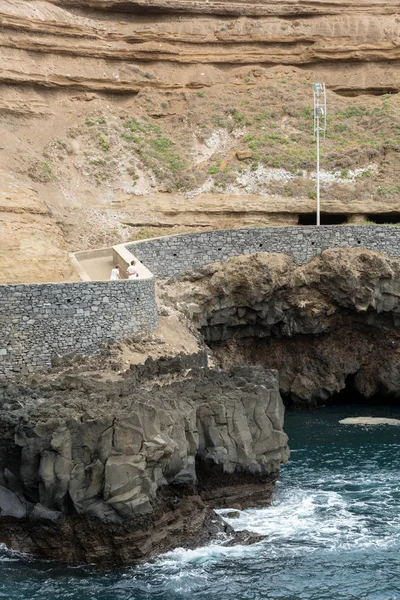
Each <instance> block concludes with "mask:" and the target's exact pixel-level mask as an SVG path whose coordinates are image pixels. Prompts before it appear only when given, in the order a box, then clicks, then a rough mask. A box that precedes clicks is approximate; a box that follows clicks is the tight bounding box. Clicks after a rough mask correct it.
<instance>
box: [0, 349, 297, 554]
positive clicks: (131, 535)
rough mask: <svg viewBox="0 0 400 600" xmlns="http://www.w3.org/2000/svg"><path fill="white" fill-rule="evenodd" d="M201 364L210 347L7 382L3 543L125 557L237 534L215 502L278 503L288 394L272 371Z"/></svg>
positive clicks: (0, 452) (0, 514)
mask: <svg viewBox="0 0 400 600" xmlns="http://www.w3.org/2000/svg"><path fill="white" fill-rule="evenodd" d="M201 364H203V365H205V356H204V355H203V354H198V355H193V356H177V357H174V358H171V359H160V360H158V361H154V360H152V359H149V360H147V362H146V363H145V365H144V366H143V365H142V366H136V367H133V366H132V368H131V369H128V370H127V371H126V372H125V374H123V375H121V376H120V377H119V378H117V379H115V378H114V380H110V381H105V382H104V381H97V380H96V379H95V378H92V377H88V376H83V375H82V376H77V375H66V376H60V377H58V378H56V379H55V380H54V381H52V382H51V383H50V382H49V381H47V382H46V379H43V380H41V382H36V384H34V382H31V383H30V384H26V385H15V386H8V387H4V388H3V389H2V390H1V404H2V408H1V411H0V439H1V445H0V542H3V543H6V544H7V545H8V546H9V547H10V548H14V549H17V550H21V551H27V552H31V553H33V554H36V555H40V556H45V557H49V558H56V559H60V560H65V561H89V562H93V561H96V562H104V561H114V562H122V563H129V562H133V561H135V560H139V559H143V558H148V557H150V556H152V555H154V554H156V553H160V552H162V551H166V550H169V549H171V548H174V547H177V546H182V545H184V546H194V545H196V544H202V543H206V542H207V541H208V540H210V539H211V538H212V537H214V538H215V536H218V535H219V536H221V535H223V534H224V535H225V540H226V539H227V537H228V536H227V535H226V534H227V533H228V534H230V537H231V538H233V537H234V535H233V532H232V530H230V528H229V527H227V526H226V525H225V524H224V523H223V521H222V519H220V518H219V517H218V516H217V515H216V514H215V513H214V512H213V511H212V510H211V507H217V506H243V507H244V506H248V505H253V506H254V505H257V503H260V502H261V503H262V504H263V505H265V504H268V503H269V502H270V498H271V493H272V484H273V481H274V480H275V479H276V477H277V474H278V472H279V466H280V463H281V462H282V461H286V460H287V457H288V449H287V436H286V435H285V434H284V433H283V431H282V425H283V404H282V401H281V398H280V395H279V391H278V385H277V380H276V373H275V372H266V371H264V369H262V368H260V367H256V368H243V369H236V370H235V373H223V372H221V371H220V370H212V369H208V368H207V367H206V366H203V367H201V366H200V365H201ZM195 365H196V366H195ZM248 537H251V536H248ZM245 538H246V536H243V535H242V537H241V540H245ZM223 539H224V538H222V540H221V541H223Z"/></svg>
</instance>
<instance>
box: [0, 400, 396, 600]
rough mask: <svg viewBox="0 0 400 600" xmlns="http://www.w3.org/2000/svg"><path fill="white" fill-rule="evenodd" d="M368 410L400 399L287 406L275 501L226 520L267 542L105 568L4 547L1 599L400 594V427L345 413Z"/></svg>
mask: <svg viewBox="0 0 400 600" xmlns="http://www.w3.org/2000/svg"><path fill="white" fill-rule="evenodd" d="M365 415H368V416H371V415H372V416H384V417H392V418H400V409H393V408H392V409H378V408H377V407H375V408H368V407H362V406H359V405H358V406H357V405H355V406H341V407H332V408H322V409H319V410H318V411H315V412H301V413H300V412H299V413H290V412H288V413H287V415H286V424H285V429H286V431H287V433H288V434H289V437H290V445H291V451H292V453H291V458H290V461H289V463H288V464H287V465H285V466H284V467H283V468H282V471H281V477H280V480H279V482H278V483H277V485H276V490H275V498H274V504H273V506H271V507H266V508H263V509H253V510H246V511H243V512H241V513H240V518H238V519H231V520H230V521H229V522H230V523H231V524H232V525H233V526H234V527H235V528H237V529H250V530H251V531H255V532H257V533H260V534H263V535H264V536H265V539H264V540H263V541H262V542H259V543H257V544H255V545H252V546H233V547H224V546H221V545H217V544H213V545H210V546H206V547H202V548H199V549H197V550H184V549H178V550H175V551H173V552H169V553H168V554H165V555H163V556H161V557H159V558H158V559H156V560H155V561H153V562H150V563H147V564H144V565H140V566H137V567H129V568H123V569H107V570H104V569H99V568H96V567H91V566H85V567H82V566H81V567H65V566H60V565H59V564H55V563H52V562H45V561H33V560H31V559H29V558H28V557H25V556H21V555H17V554H15V553H12V552H9V551H6V550H3V551H2V552H1V554H0V575H1V577H0V598H7V599H10V600H13V599H18V600H25V599H29V600H31V599H38V600H47V599H48V600H50V599H51V600H64V599H70V600H89V599H95V600H148V599H158V600H179V599H182V598H187V599H197V600H213V599H218V600H228V599H229V600H232V599H233V600H245V599H249V600H258V599H265V600H267V599H268V600H278V599H279V600H400V468H399V467H400V426H396V425H378V426H362V425H343V424H340V423H339V420H341V419H343V418H345V417H351V416H365Z"/></svg>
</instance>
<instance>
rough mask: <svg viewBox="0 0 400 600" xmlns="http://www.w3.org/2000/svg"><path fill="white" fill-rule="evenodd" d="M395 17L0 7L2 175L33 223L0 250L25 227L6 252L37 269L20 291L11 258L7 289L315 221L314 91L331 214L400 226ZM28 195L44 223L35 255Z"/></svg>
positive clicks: (384, 6) (339, 4)
mask: <svg viewBox="0 0 400 600" xmlns="http://www.w3.org/2000/svg"><path fill="white" fill-rule="evenodd" d="M397 8H398V7H397V2H394V1H391V2H377V1H374V0H366V1H363V2H361V0H354V1H350V0H347V1H345V0H343V1H340V0H338V1H332V0H323V1H321V2H311V1H298V2H292V1H291V0H287V1H283V2H276V1H272V0H269V1H267V0H266V1H264V2H222V1H220V2H213V1H210V2H206V1H201V2H189V1H187V0H179V1H178V0H177V1H173V2H169V1H168V2H166V1H164V0H152V1H151V2H147V1H144V0H140V1H130V0H126V1H125V0H124V1H122V0H121V1H117V0H115V1H108V0H105V1H104V2H97V1H95V0H93V1H87V0H74V1H72V0H71V1H69V2H63V1H60V2H53V1H49V0H31V1H30V2H26V1H24V0H3V1H2V2H1V6H0V24H1V28H2V36H1V39H0V57H1V60H0V90H1V93H0V137H1V140H2V142H1V144H0V166H1V168H2V169H3V170H4V172H5V173H6V174H7V175H8V174H11V176H12V177H13V178H15V180H16V181H18V184H19V186H20V192H19V193H18V205H19V208H20V209H21V214H22V215H23V216H19V217H15V214H9V213H7V215H6V217H5V218H4V219H2V221H1V223H0V232H1V231H2V232H3V235H4V234H5V235H8V231H9V229H10V228H11V225H10V221H12V220H13V218H15V220H16V221H17V223H16V224H14V223H13V233H15V239H16V241H15V246H13V245H11V244H10V246H11V248H10V252H12V253H13V254H14V253H16V252H17V251H19V255H20V256H19V262H25V261H27V260H29V257H30V255H32V253H33V251H32V247H33V245H35V253H34V254H35V256H37V261H34V262H33V264H32V265H31V268H30V271H29V273H27V272H26V271H23V272H22V271H21V272H19V275H18V271H17V270H11V269H10V271H11V272H10V271H7V273H5V270H6V267H3V266H2V265H3V263H2V262H1V260H2V259H1V258H0V270H1V272H2V273H4V275H3V279H4V281H9V282H14V281H22V280H23V281H26V280H29V281H31V280H34V279H35V280H38V281H49V280H52V279H53V280H63V279H66V278H67V275H66V273H65V270H63V269H61V268H60V267H59V265H58V264H57V261H56V260H50V259H51V257H52V255H54V254H55V255H58V256H60V257H61V258H60V261H59V262H60V263H62V262H63V260H66V259H67V250H80V249H87V248H89V247H94V246H105V245H111V244H113V243H115V242H117V241H121V240H122V239H123V240H126V239H133V238H136V237H138V238H140V237H148V236H149V235H160V234H163V233H171V229H172V228H173V227H175V228H179V230H178V231H183V230H184V231H188V230H193V229H201V228H207V227H208V228H229V227H236V226H243V225H253V224H255V223H257V224H274V223H278V224H282V223H285V224H297V222H298V218H299V214H304V213H313V212H314V210H315V175H314V170H315V148H314V146H313V144H312V143H311V139H310V134H311V133H312V128H313V123H312V88H311V84H312V82H313V81H325V83H326V85H327V89H328V114H329V123H328V136H327V139H326V140H325V144H324V145H323V147H322V160H321V169H322V172H321V182H322V196H323V200H324V202H323V205H322V208H323V211H324V212H326V213H334V214H336V213H341V214H342V221H343V220H346V218H347V217H350V218H351V219H356V220H358V221H366V220H374V215H375V214H376V213H387V215H388V218H391V219H394V220H396V218H399V219H400V217H399V215H398V213H399V198H400V188H399V186H398V182H397V180H396V175H395V174H396V172H397V171H398V169H399V165H400V158H399V152H398V150H399V148H400V136H399V131H400V100H399V97H398V96H396V94H397V93H398V91H399V89H400V74H399V73H400V71H399V48H400V45H399V44H400V24H399V20H398V16H397V12H398V10H397ZM366 132H368V134H366ZM29 188H33V193H34V194H35V195H36V196H37V199H38V203H39V204H40V205H42V206H43V207H44V209H45V211H46V218H42V217H35V218H34V222H35V225H36V227H37V228H38V232H39V233H38V235H37V236H36V238H34V236H32V234H31V232H29V231H28V228H27V222H28V218H29V215H25V214H23V212H22V211H24V210H25V209H24V206H25V198H24V190H27V189H29ZM0 191H3V184H2V182H1V181H0ZM29 194H30V192H29ZM193 198H197V200H193ZM393 213H396V214H394V215H393ZM343 215H344V216H343ZM396 215H397V216H396ZM339 216H340V215H339ZM342 221H341V220H340V219H339V222H342ZM309 222H314V221H313V220H312V215H311V221H309ZM333 222H338V221H335V220H334V221H333ZM19 223H20V225H19ZM47 223H51V225H52V227H53V229H54V231H55V232H56V235H53V236H52V238H51V240H50V237H49V236H47V239H46V240H44V239H43V238H44V236H41V235H40V233H41V232H42V231H43V230H44V229H45V230H46V232H48V227H47ZM127 227H129V228H131V227H132V228H133V230H132V229H127ZM176 231H177V230H176V229H174V230H173V232H174V233H175V232H176ZM4 232H5V233H4ZM32 238H34V239H32ZM38 238H39V239H38ZM40 262H43V263H46V268H45V269H40V267H37V266H36V264H37V263H40ZM4 263H5V261H4ZM47 265H48V266H49V268H47Z"/></svg>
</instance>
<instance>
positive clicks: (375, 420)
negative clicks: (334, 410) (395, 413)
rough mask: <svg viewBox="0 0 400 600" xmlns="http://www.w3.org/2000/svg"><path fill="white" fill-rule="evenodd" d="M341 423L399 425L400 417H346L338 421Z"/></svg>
mask: <svg viewBox="0 0 400 600" xmlns="http://www.w3.org/2000/svg"><path fill="white" fill-rule="evenodd" d="M339 423H341V424H342V425H400V419H389V418H386V417H347V418H346V419H341V420H340V421H339Z"/></svg>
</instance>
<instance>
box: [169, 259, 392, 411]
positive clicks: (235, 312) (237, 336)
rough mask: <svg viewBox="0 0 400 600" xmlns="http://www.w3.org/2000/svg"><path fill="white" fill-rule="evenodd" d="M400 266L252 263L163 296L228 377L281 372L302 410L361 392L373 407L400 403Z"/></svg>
mask: <svg viewBox="0 0 400 600" xmlns="http://www.w3.org/2000/svg"><path fill="white" fill-rule="evenodd" d="M399 286H400V263H399V262H398V261H397V260H391V259H387V258H385V257H384V256H383V255H380V254H378V253H375V252H371V251H365V250H356V249H349V250H338V249H336V250H326V251H325V252H323V253H322V255H321V256H317V257H315V258H314V259H313V260H312V261H310V262H309V263H307V264H305V265H303V266H296V265H295V264H294V263H293V262H292V260H291V259H290V258H289V257H287V256H285V255H282V254H275V255H274V254H253V255H250V256H243V257H237V258H232V259H230V260H229V261H227V262H226V263H223V264H222V263H216V264H215V265H210V266H206V267H204V268H203V269H200V270H199V271H197V272H193V273H191V274H188V275H187V276H185V277H183V278H181V280H180V281H178V282H171V283H166V284H164V286H163V295H164V301H166V302H173V303H174V304H175V306H177V307H178V308H179V309H180V310H182V311H183V312H184V313H185V314H186V315H187V317H188V318H190V319H191V320H192V321H193V323H194V324H195V325H196V326H197V327H198V328H199V329H200V330H201V331H202V332H203V334H204V336H205V339H206V340H207V341H208V342H209V343H211V345H212V348H213V352H214V354H215V355H216V356H218V357H219V359H220V360H221V363H222V364H223V365H224V366H225V367H226V366H227V365H232V364H238V365H241V364H261V365H263V366H265V367H267V368H275V369H278V371H279V380H280V390H281V393H283V394H285V396H286V397H288V398H289V399H290V401H291V402H292V403H293V404H295V405H296V406H302V407H311V406H315V405H317V404H319V403H322V402H323V403H324V402H326V400H327V399H329V398H330V397H331V396H332V395H333V394H334V393H336V392H339V391H341V390H343V389H344V388H345V386H346V382H347V383H349V382H350V381H351V382H352V385H353V386H354V387H353V389H354V391H355V392H359V393H360V394H362V395H363V396H364V398H370V397H373V396H374V395H375V394H377V393H378V392H380V393H386V394H388V395H389V396H392V397H394V398H398V390H399V386H400V354H399V347H400V346H399V344H400V337H399V329H398V328H399V310H400V307H399V299H398V294H399V289H400V287H399Z"/></svg>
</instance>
